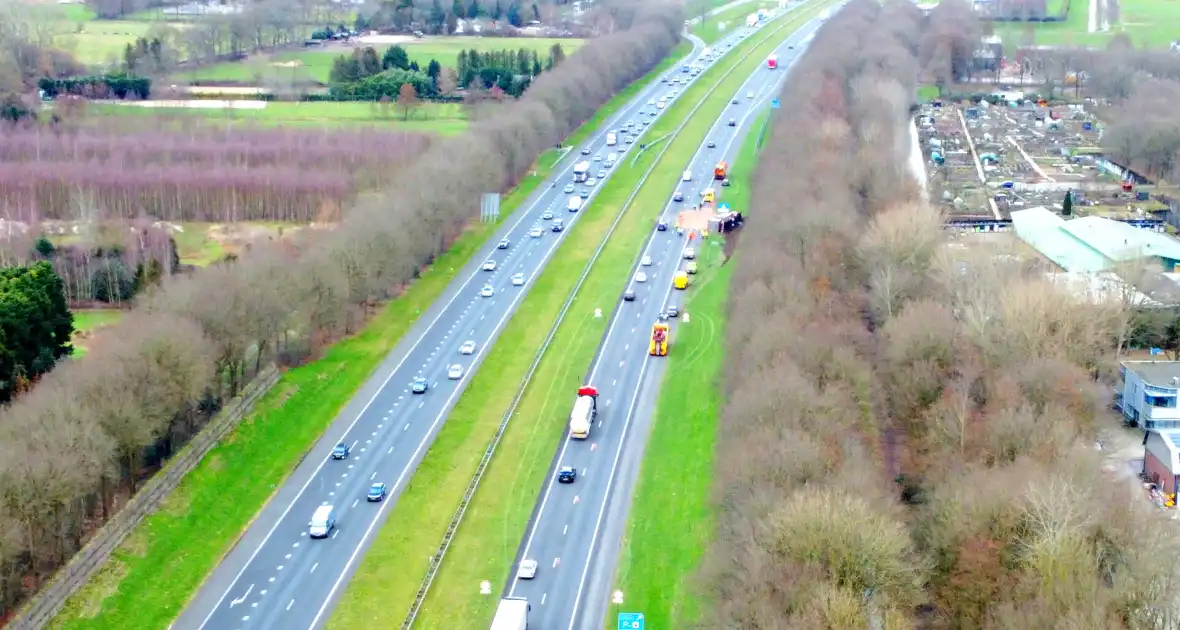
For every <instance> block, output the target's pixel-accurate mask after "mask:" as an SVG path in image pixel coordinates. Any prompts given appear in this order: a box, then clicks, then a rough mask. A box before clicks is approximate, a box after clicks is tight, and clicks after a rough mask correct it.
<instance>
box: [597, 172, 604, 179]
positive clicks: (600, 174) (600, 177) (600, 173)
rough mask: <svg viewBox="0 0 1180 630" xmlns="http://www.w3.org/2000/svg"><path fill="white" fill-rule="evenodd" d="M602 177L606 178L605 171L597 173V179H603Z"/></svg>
mask: <svg viewBox="0 0 1180 630" xmlns="http://www.w3.org/2000/svg"><path fill="white" fill-rule="evenodd" d="M604 177H606V171H598V179H603V178H604Z"/></svg>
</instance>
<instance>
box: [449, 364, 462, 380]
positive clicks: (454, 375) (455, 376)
mask: <svg viewBox="0 0 1180 630" xmlns="http://www.w3.org/2000/svg"><path fill="white" fill-rule="evenodd" d="M447 378H449V379H451V380H452V381H457V380H459V379H461V378H463V366H462V365H459V364H458V363H456V364H454V365H452V366H451V367H449V368H447Z"/></svg>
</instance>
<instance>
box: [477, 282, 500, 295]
mask: <svg viewBox="0 0 1180 630" xmlns="http://www.w3.org/2000/svg"><path fill="white" fill-rule="evenodd" d="M495 294H496V290H495V289H493V288H492V285H490V284H485V285H483V288H482V289H480V290H479V296H480V297H492V296H493V295H495Z"/></svg>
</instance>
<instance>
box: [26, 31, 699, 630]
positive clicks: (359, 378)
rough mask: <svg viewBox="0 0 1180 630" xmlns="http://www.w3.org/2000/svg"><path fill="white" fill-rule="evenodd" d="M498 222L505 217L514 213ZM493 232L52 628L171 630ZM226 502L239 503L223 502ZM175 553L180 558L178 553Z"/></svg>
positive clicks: (135, 540) (270, 413)
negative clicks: (346, 407)
mask: <svg viewBox="0 0 1180 630" xmlns="http://www.w3.org/2000/svg"><path fill="white" fill-rule="evenodd" d="M685 52H686V48H684V47H682V48H679V49H677V51H676V52H675V53H674V54H673V56H672V57H671V58H670V59H672V60H675V59H678V58H679V57H680V56H682V55H683V54H684V53H685ZM669 63H671V62H669ZM632 92H633V91H628V92H626V93H623V94H620V95H619V96H617V97H615V99H613V100H611V101H610V102H609V103H608V104H607V105H606V106H604V107H603V108H602V109H601V110H599V112H598V114H596V115H595V116H594V117H593V118H592V119H590V120H589V121H587V123H586V124H585V125H583V126H582V127H581V128H579V129H578V130H577V131H575V132H574V133H573V134H572V135H571V137H570V138H569V139H568V140H567V143H580V142H582V141H583V140H584V139H585V138H586V137H588V136H589V134H590V133H591V132H592V131H594V130H595V129H596V128H597V127H598V126H599V125H600V124H601V123H602V121H603V120H605V118H606V117H608V116H609V115H611V114H612V113H614V112H615V111H617V110H618V108H619V107H620V106H621V105H623V104H624V103H625V102H626V101H627V100H628V99H629V97H630V94H631V93H632ZM555 157H556V154H555V153H554V152H547V153H546V154H545V155H544V156H542V158H541V159H540V160H539V162H538V167H537V170H536V171H535V175H532V176H529V177H527V178H526V179H525V180H524V181H523V182H522V183H521V184H520V186H518V187H517V189H516V190H515V191H514V192H513V193H512V194H510V195H506V196H505V198H504V200H503V202H502V205H503V207H504V208H505V210H507V209H515V208H517V207H518V206H519V205H520V203H521V202H523V201H524V200H525V199H526V198H527V197H528V196H529V195H530V194H531V193H532V192H533V191H534V190H535V189H536V188H537V186H538V185H540V184H541V182H543V181H544V180H545V178H546V177H548V175H549V173H550V172H551V171H552V168H553V167H554V166H555V163H556V160H555ZM502 216H503V217H504V219H503V220H507V219H508V218H510V216H511V213H510V212H507V211H506V212H504V214H503V215H502ZM494 230H495V226H494V225H492V224H475V225H474V226H473V227H472V228H470V229H469V230H468V231H467V232H466V233H465V234H464V235H463V236H461V237H460V238H459V239H458V241H456V242H455V244H454V245H452V247H451V249H450V250H448V251H447V252H446V253H444V254H443V255H442V256H440V257H439V258H438V260H437V261H436V262H435V264H434V265H433V266H432V267H431V268H430V269H428V270H427V271H425V272H424V273H423V274H422V276H421V277H420V278H419V279H418V280H416V281H415V282H414V283H413V284H412V285H411V286H410V287H409V289H408V290H407V291H406V292H405V293H404V294H403V295H402V296H400V297H399V298H398V299H396V300H394V301H392V302H390V303H389V304H388V305H386V306H385V307H384V308H383V309H382V310H381V311H380V313H378V314H377V316H376V317H375V318H374V319H373V321H372V322H370V323H369V325H368V326H367V327H366V328H365V329H364V331H362V332H361V333H359V334H358V335H356V336H354V337H351V338H349V339H345V340H343V341H341V342H339V343H337V344H335V345H334V346H333V347H332V348H331V349H330V350H329V351H328V353H327V355H326V356H325V357H324V358H322V359H320V360H318V361H315V362H313V363H311V364H308V365H306V366H304V367H301V368H297V369H294V370H290V371H288V372H287V373H285V374H284V375H283V377H282V379H281V380H280V381H279V382H278V384H277V385H275V387H274V388H273V389H272V390H271V392H270V393H268V394H267V395H266V396H265V397H264V398H263V399H262V400H261V401H260V402H259V403H258V404H257V405H256V407H255V410H254V413H253V414H251V416H250V417H249V418H248V419H247V420H246V421H245V422H243V423H242V425H241V426H240V427H239V428H238V429H237V430H236V431H235V432H234V433H233V435H232V436H230V437H229V438H227V439H226V440H223V441H222V443H221V444H219V445H218V446H217V447H216V448H215V449H214V450H213V451H212V452H210V453H209V455H207V456H206V457H205V459H204V460H203V461H202V462H201V464H200V465H199V466H198V467H197V468H196V469H195V470H194V471H193V472H192V473H190V474H189V475H188V476H187V477H186V478H185V480H184V481H183V482H182V483H181V485H180V487H179V488H178V489H177V490H176V491H175V492H173V494H172V495H171V496H170V497H169V498H168V500H167V501H165V504H164V505H163V506H162V507H161V509H160V510H159V511H157V512H156V513H155V514H152V515H151V516H149V517H148V518H147V519H145V520H144V521H143V523H142V524H141V525H140V526H139V527H138V528H137V529H136V531H135V532H134V533H133V534H132V535H131V536H130V537H128V538H127V540H125V541H124V543H123V544H122V545H121V546H120V547H119V549H118V551H117V552H116V553H115V554H114V555H113V556H112V558H111V560H110V561H109V562H108V563H107V565H106V566H104V567H103V569H102V570H101V571H100V573H99V574H98V575H97V576H96V577H95V578H94V579H93V580H92V581H91V582H90V583H89V584H87V585H86V586H85V587H83V588H82V589H81V590H79V591H78V592H77V593H75V595H74V596H73V597H71V598H70V599H69V600H68V601H67V603H66V606H65V608H63V610H62V611H61V612H60V613H59V614H58V616H57V617H56V618H55V619H54V620H53V622H52V623H51V624H50V626H49V627H50V628H53V629H55V630H67V629H68V630H82V629H86V630H108V629H109V630H126V629H127V628H164V627H167V625H168V624H169V623H170V622H172V620H173V619H174V618H175V617H176V615H178V614H179V613H180V611H181V610H182V608H183V606H184V605H185V603H186V602H188V600H189V598H190V597H191V596H192V595H193V593H194V592H195V591H196V590H197V588H198V587H199V586H200V584H201V582H202V581H203V580H204V578H205V576H206V575H208V573H209V572H210V571H211V570H212V569H213V568H214V567H215V566H216V564H217V562H218V561H220V559H221V557H222V556H223V555H224V554H225V553H226V552H227V551H228V550H229V549H230V548H231V546H232V545H233V543H234V542H235V541H236V540H237V539H238V537H239V536H240V535H241V532H242V531H243V529H244V528H245V527H246V526H247V525H248V523H249V522H250V521H251V520H252V519H253V518H254V517H255V515H256V514H257V513H258V511H259V510H260V509H261V508H262V506H263V505H264V504H265V502H266V501H267V500H269V498H270V495H271V493H272V490H273V489H274V488H277V487H279V486H280V485H281V484H282V482H283V480H284V479H285V478H286V477H287V475H289V474H290V472H291V470H292V469H293V468H294V466H295V465H296V464H297V463H298V462H299V460H300V459H302V457H304V455H305V454H306V452H307V449H308V448H309V446H310V445H311V444H313V443H314V440H316V439H318V438H319V436H320V435H321V434H322V433H323V431H324V430H325V429H326V428H327V427H328V426H329V425H330V424H331V422H332V420H334V419H335V417H336V414H337V413H338V412H339V410H340V409H341V407H342V406H343V405H344V404H345V403H346V402H347V401H348V400H349V399H350V398H351V397H352V396H353V395H354V393H355V392H356V390H357V389H359V387H360V386H361V385H362V384H363V383H364V382H365V380H367V379H368V377H369V376H370V375H371V374H372V372H373V370H374V369H375V368H376V366H377V364H378V363H379V362H380V360H381V359H382V358H384V357H385V355H386V353H388V351H389V349H390V348H392V347H393V346H394V345H396V343H397V342H398V341H399V340H400V339H401V337H402V336H403V335H404V334H405V332H406V331H407V330H408V329H409V328H410V326H412V325H413V324H414V322H415V321H416V320H417V318H418V316H419V315H420V314H421V312H422V311H423V310H425V309H427V308H428V307H429V306H430V304H432V303H433V302H434V301H435V299H436V298H437V297H438V296H439V295H440V294H441V293H442V292H443V290H444V289H445V288H446V286H447V285H448V284H449V283H450V282H451V281H452V280H454V278H455V276H456V273H457V270H459V269H461V268H462V267H463V266H464V265H465V264H466V263H467V262H468V260H469V259H470V258H471V256H472V255H473V254H474V253H475V252H476V251H478V250H479V249H480V248H481V247H482V246H483V245H484V244H485V242H486V241H487V239H488V238H489V237H490V236H491V235H492V234H493V233H494ZM226 496H233V497H235V500H234V501H231V502H228V503H227V502H226V501H225V497H226ZM178 549H182V550H184V553H177V550H178ZM359 627H366V626H359Z"/></svg>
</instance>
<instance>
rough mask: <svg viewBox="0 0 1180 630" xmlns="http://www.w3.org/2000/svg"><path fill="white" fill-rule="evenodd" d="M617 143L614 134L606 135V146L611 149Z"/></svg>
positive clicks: (616, 137)
mask: <svg viewBox="0 0 1180 630" xmlns="http://www.w3.org/2000/svg"><path fill="white" fill-rule="evenodd" d="M618 141H619V140H618V136H616V135H615V132H613V131H612V132H610V133H608V134H606V146H608V147H613V146H615V143H617V142H618Z"/></svg>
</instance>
